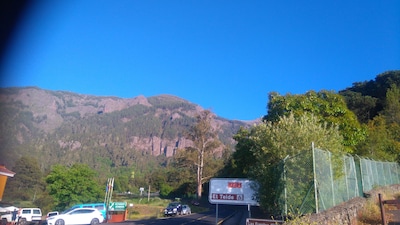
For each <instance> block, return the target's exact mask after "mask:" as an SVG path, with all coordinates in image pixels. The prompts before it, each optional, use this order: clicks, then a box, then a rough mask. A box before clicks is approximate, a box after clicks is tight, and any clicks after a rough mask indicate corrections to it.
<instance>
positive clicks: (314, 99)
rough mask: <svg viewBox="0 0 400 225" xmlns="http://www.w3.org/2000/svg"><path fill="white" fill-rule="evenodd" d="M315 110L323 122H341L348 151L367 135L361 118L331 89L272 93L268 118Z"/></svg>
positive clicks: (340, 127) (265, 118)
mask: <svg viewBox="0 0 400 225" xmlns="http://www.w3.org/2000/svg"><path fill="white" fill-rule="evenodd" d="M306 112H308V113H312V114H313V115H315V116H316V117H318V118H319V120H320V123H322V124H323V123H327V125H328V126H338V127H339V131H340V133H341V135H342V136H343V145H344V146H346V151H348V152H350V153H351V152H352V151H354V148H355V146H356V145H357V144H358V143H359V142H362V141H363V140H364V139H365V136H366V131H365V128H364V127H362V126H361V124H360V123H359V122H358V120H357V117H356V116H355V114H354V113H353V112H352V111H350V110H349V109H348V108H347V105H346V103H345V101H344V99H343V97H342V96H341V95H339V94H336V93H334V92H331V91H320V92H315V91H309V92H307V93H305V94H303V95H291V94H287V95H285V96H281V95H279V94H278V93H274V92H273V93H270V95H269V102H268V114H267V115H266V116H265V117H264V120H267V121H277V120H279V118H280V117H281V116H287V115H289V114H290V113H292V114H293V115H294V116H295V117H299V116H301V115H302V114H304V113H306Z"/></svg>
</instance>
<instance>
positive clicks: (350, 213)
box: [287, 184, 400, 225]
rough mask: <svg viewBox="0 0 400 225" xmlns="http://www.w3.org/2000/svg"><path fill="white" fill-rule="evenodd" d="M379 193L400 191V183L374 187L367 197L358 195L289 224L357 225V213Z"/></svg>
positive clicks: (376, 197)
mask: <svg viewBox="0 0 400 225" xmlns="http://www.w3.org/2000/svg"><path fill="white" fill-rule="evenodd" d="M379 193H385V194H397V193H400V184H396V185H391V186H388V187H382V188H378V189H374V190H372V191H370V192H368V193H366V198H364V197H356V198H353V199H351V200H350V201H347V202H344V203H343V204H341V205H338V206H335V207H333V208H331V209H329V210H326V211H324V212H321V213H318V214H311V215H307V216H304V217H302V219H301V221H297V220H296V221H293V223H290V222H289V223H287V224H318V225H320V224H321V225H339V224H340V225H342V224H343V225H345V224H349V225H355V224H357V215H359V212H360V210H361V209H362V208H363V207H364V205H365V204H366V202H367V199H368V198H374V199H378V194H379Z"/></svg>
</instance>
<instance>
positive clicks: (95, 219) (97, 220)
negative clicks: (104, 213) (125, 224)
mask: <svg viewBox="0 0 400 225" xmlns="http://www.w3.org/2000/svg"><path fill="white" fill-rule="evenodd" d="M99 223H100V222H99V219H97V218H94V219H92V221H90V225H94V224H99Z"/></svg>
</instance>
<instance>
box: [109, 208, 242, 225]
mask: <svg viewBox="0 0 400 225" xmlns="http://www.w3.org/2000/svg"><path fill="white" fill-rule="evenodd" d="M246 213H247V209H246V207H244V206H224V205H219V206H218V224H222V225H242V224H243V222H242V221H245V215H246ZM106 224H108V225H170V224H174V225H215V224H217V218H216V211H215V206H214V209H212V210H210V211H207V212H202V213H193V214H191V215H184V216H172V217H165V218H160V219H147V220H134V221H125V222H120V223H106Z"/></svg>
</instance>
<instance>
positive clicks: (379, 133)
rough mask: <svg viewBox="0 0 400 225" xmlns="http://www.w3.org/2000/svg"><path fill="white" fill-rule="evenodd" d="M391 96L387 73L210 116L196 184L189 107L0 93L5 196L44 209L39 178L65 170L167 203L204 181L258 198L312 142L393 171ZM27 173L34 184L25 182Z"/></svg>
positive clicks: (175, 101) (47, 202)
mask: <svg viewBox="0 0 400 225" xmlns="http://www.w3.org/2000/svg"><path fill="white" fill-rule="evenodd" d="M399 87H400V71H388V72H385V73H382V74H379V75H378V76H377V77H376V79H375V80H371V81H364V82H356V83H354V84H353V86H352V87H349V88H346V89H344V90H341V91H339V92H337V93H336V92H333V91H326V90H322V91H319V92H316V91H313V90H310V91H308V92H307V93H305V94H300V95H291V94H286V95H280V94H279V93H276V92H271V93H270V94H269V102H268V105H267V110H268V111H267V112H268V113H267V115H265V116H264V117H263V118H260V120H255V121H251V122H244V121H232V120H227V119H224V118H220V117H218V116H216V115H213V117H212V120H210V123H211V124H210V127H209V129H211V130H213V131H216V134H217V137H216V138H217V140H216V141H218V142H220V143H222V145H215V146H218V147H215V148H214V149H211V151H208V152H206V153H205V155H204V162H205V166H204V168H201V169H202V170H204V177H203V178H199V177H197V178H196V170H198V169H200V168H199V167H198V165H199V164H198V163H197V162H196V159H198V158H199V155H197V153H196V151H197V150H199V148H196V146H201V145H195V144H198V143H194V142H193V140H199V139H198V137H197V138H196V136H192V138H188V133H190V131H193V127H195V125H196V123H197V122H198V121H197V120H196V118H197V116H198V115H199V114H201V113H202V112H204V110H203V109H202V108H201V107H200V106H198V105H196V104H193V103H190V102H188V101H186V100H184V99H181V98H178V97H175V96H169V95H161V96H153V97H148V98H146V97H144V96H137V97H135V98H130V99H122V98H117V97H98V96H89V95H80V94H75V93H70V92H64V91H48V90H43V89H40V88H37V87H25V88H3V89H1V90H0V118H1V120H0V123H1V124H0V127H1V130H0V132H1V133H0V134H1V138H0V149H1V151H0V152H1V158H0V161H1V162H0V163H3V164H5V165H6V166H7V167H8V168H11V169H12V170H13V171H14V172H16V173H17V174H16V176H15V177H14V178H13V179H10V182H8V183H7V189H6V193H7V195H5V196H7V197H8V198H9V199H14V200H15V199H21V200H24V201H26V200H29V199H31V200H32V199H34V200H35V202H36V204H37V205H40V206H46V207H49V208H50V207H51V204H52V202H54V195H52V194H51V193H49V185H50V184H52V183H51V182H53V181H52V180H49V176H50V175H52V176H55V175H56V176H59V175H60V177H63V176H64V178H63V179H65V180H69V179H70V178H71V177H74V175H70V174H69V172H71V174H75V173H78V174H79V173H80V172H81V171H79V169H78V171H76V169H75V170H73V169H74V168H84V170H85V171H87V170H93V171H89V172H87V174H91V176H92V177H90V178H88V179H87V180H91V179H94V180H95V181H96V182H97V183H98V184H99V185H100V186H103V185H105V182H106V180H107V178H109V177H115V186H114V189H115V191H116V192H126V191H131V192H138V190H139V187H148V186H151V187H152V190H154V191H157V192H159V193H160V196H162V197H169V198H174V197H193V195H194V194H195V193H196V190H199V188H200V190H201V187H199V186H198V185H197V186H196V182H197V184H199V183H201V184H204V183H205V182H207V179H209V178H210V177H213V176H214V177H215V176H221V177H250V178H253V179H256V180H257V179H260V180H263V183H262V184H263V185H265V186H266V188H264V190H266V191H267V190H273V187H272V186H271V185H270V184H272V183H273V182H272V180H273V179H274V178H275V176H279V175H278V174H277V173H276V171H274V170H272V169H271V168H273V166H274V165H275V164H276V163H277V162H279V160H282V159H283V158H284V157H285V156H286V155H288V154H290V155H293V154H298V153H299V152H300V151H303V150H304V149H306V148H307V146H310V143H311V142H312V141H317V143H316V144H317V145H319V147H321V148H323V149H326V150H330V151H333V152H341V153H347V154H353V155H354V154H357V155H360V156H363V157H370V158H372V159H376V160H387V161H398V162H400V88H399ZM81 165H85V166H86V167H87V168H86V167H82V166H81ZM60 166H61V167H60ZM54 168H58V170H55V169H54ZM60 168H62V169H60ZM269 169H271V170H269ZM27 171H29V174H35V176H33V175H32V176H25V175H26V174H27V173H28V172H27ZM57 171H58V172H57ZM61 171H65V172H61ZM92 172H93V173H92ZM24 174H25V175H24ZM36 175H37V177H36ZM61 175H62V176H61ZM33 177H36V178H35V179H33ZM40 177H41V178H43V179H40ZM196 180H197V181H196ZM24 182H28V183H29V185H28V184H25V186H26V187H29V188H24V185H23V184H24ZM82 182H85V180H82ZM92 184H93V183H91V184H90V185H92ZM268 185H270V187H267V186H268ZM96 190H97V189H96ZM99 190H102V189H99ZM205 191H207V190H205ZM273 194H274V193H273V192H272V191H271V192H268V193H265V196H264V197H265V198H269V196H268V195H273ZM100 195H101V194H100ZM100 195H98V196H100ZM261 199H262V198H261ZM100 200H101V199H100ZM76 201H78V200H76ZM80 201H83V200H82V199H81V200H80ZM64 204H65V205H68V204H69V203H68V202H66V203H64ZM71 204H72V202H71Z"/></svg>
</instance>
